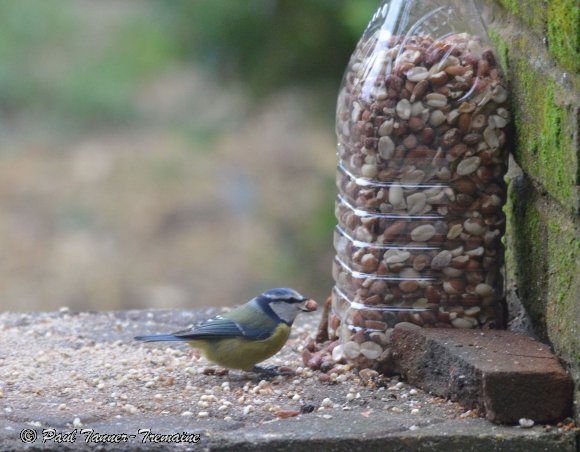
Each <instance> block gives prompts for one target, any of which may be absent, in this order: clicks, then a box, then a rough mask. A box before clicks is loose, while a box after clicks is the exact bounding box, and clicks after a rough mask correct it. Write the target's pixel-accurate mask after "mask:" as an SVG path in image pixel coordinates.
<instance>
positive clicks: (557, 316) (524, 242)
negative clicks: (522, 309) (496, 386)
mask: <svg viewBox="0 0 580 452" xmlns="http://www.w3.org/2000/svg"><path fill="white" fill-rule="evenodd" d="M508 195H509V196H508V201H507V203H506V216H507V220H508V224H507V236H508V249H507V252H506V262H507V265H508V277H510V278H515V281H516V283H517V286H518V290H519V294H520V297H521V299H522V302H523V303H524V305H525V306H526V309H527V311H528V313H529V314H530V316H531V317H532V320H533V322H534V325H535V326H536V329H537V331H538V333H539V334H540V335H541V336H543V337H544V338H545V339H549V340H550V342H552V344H554V346H555V348H556V349H557V350H558V352H560V353H563V354H564V355H565V356H566V357H567V358H573V357H574V356H575V355H577V354H579V353H580V340H579V338H580V306H578V304H577V300H578V296H579V293H578V292H579V289H580V275H579V274H578V272H577V271H576V269H577V268H578V267H579V265H580V243H579V242H578V240H577V236H578V233H579V231H578V226H576V225H575V223H574V221H573V219H572V218H573V217H572V216H570V215H566V214H564V213H562V212H561V211H559V210H558V209H554V208H553V207H549V206H548V205H547V204H546V202H545V198H543V197H542V196H541V195H539V194H538V192H537V191H536V190H535V189H534V187H533V186H532V184H531V183H530V182H529V180H526V179H525V178H523V177H522V178H518V179H516V181H515V182H512V183H511V184H510V185H509V191H508Z"/></svg>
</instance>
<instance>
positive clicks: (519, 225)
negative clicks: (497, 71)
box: [476, 0, 580, 415]
mask: <svg viewBox="0 0 580 452" xmlns="http://www.w3.org/2000/svg"><path fill="white" fill-rule="evenodd" d="M476 4H477V6H478V8H479V9H480V11H481V13H482V17H483V19H484V22H485V23H486V25H487V28H488V32H489V35H490V38H491V40H492V42H493V44H494V46H495V49H496V51H497V53H498V56H499V59H500V62H501V64H502V66H503V69H504V72H505V74H506V76H507V78H508V82H509V84H510V91H511V95H512V111H513V130H514V140H513V149H512V153H513V156H514V159H515V161H516V162H517V164H518V165H519V166H520V167H521V169H522V170H523V175H521V176H518V177H515V178H514V179H513V180H512V181H511V182H510V185H509V200H508V204H507V206H506V213H507V216H508V228H507V240H506V244H507V247H508V249H507V253H506V257H507V259H506V261H507V266H508V277H509V278H510V279H512V281H511V282H513V283H515V285H516V287H517V290H518V294H519V297H520V298H521V301H522V303H523V304H524V306H525V307H526V309H527V311H528V313H529V314H530V316H531V318H532V320H533V322H534V328H535V330H536V332H537V333H538V335H539V336H540V337H541V338H542V339H543V340H545V341H547V342H549V343H550V344H551V345H552V346H553V348H554V350H555V351H556V353H558V354H559V355H560V356H561V358H562V360H563V361H564V362H565V363H566V365H567V366H568V368H569V369H570V371H571V372H572V374H573V376H574V378H575V380H576V414H577V415H578V411H579V409H578V407H579V406H580V389H579V388H580V216H579V214H580V197H579V193H580V189H579V179H580V169H579V160H580V159H579V155H580V152H579V128H580V125H579V124H580V121H579V117H580V89H579V88H580V3H579V2H578V0H549V1H544V0H527V1H516V0H495V1H494V0H476Z"/></svg>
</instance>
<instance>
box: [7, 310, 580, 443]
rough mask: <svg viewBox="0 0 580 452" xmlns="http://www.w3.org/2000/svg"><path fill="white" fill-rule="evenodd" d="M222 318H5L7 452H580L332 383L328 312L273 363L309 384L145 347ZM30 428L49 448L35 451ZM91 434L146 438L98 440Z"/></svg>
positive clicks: (187, 352) (370, 388)
mask: <svg viewBox="0 0 580 452" xmlns="http://www.w3.org/2000/svg"><path fill="white" fill-rule="evenodd" d="M216 312H217V311H216V310H211V311H210V310H208V311H124V312H102V313H70V312H68V311H66V310H63V311H62V312H56V313H34V314H15V313H3V314H0V337H1V338H2V340H1V341H0V450H21V449H24V448H28V449H29V450H95V448H97V449H100V450H174V449H176V448H177V449H182V450H183V449H186V450H206V451H207V450H220V451H234V450H235V451H236V452H240V451H250V450H252V451H271V450H287V451H290V450H292V451H308V452H310V451H311V450H335V451H349V452H352V451H363V450H364V451H369V450H370V451H372V450H393V451H402V450H405V451H433V450H435V451H437V450H442V451H443V450H445V451H448V452H453V451H481V450H485V451H525V452H533V451H545V450H558V451H564V452H568V451H570V452H572V451H575V450H576V432H575V429H574V428H573V427H572V425H571V424H567V425H566V426H560V427H557V426H542V425H535V426H534V427H532V428H529V429H523V428H520V427H510V426H497V425H494V424H493V423H490V422H489V421H487V420H485V419H482V418H478V417H477V416H476V415H475V413H474V412H470V411H467V412H466V411H465V409H464V408H462V407H461V406H460V405H458V404H456V403H452V402H448V401H446V400H444V399H441V398H439V397H436V396H433V395H430V394H427V393H425V392H423V391H421V390H418V389H415V388H413V387H412V386H409V385H407V384H406V383H404V382H400V381H399V380H398V378H394V379H390V378H386V377H380V376H378V375H375V376H374V377H373V378H372V381H369V379H368V378H365V379H363V378H359V375H358V372H356V370H354V369H350V368H349V366H341V365H337V366H336V367H335V368H334V369H333V371H332V372H331V373H329V374H325V375H324V377H325V378H322V374H321V373H320V372H313V371H311V370H309V369H304V368H300V367H299V366H301V365H302V363H301V357H300V351H301V348H302V347H303V345H304V344H306V341H307V338H308V336H310V335H312V334H314V332H315V331H316V325H317V323H318V322H319V320H320V319H319V318H318V317H317V316H310V317H308V316H303V317H302V318H299V322H297V324H296V325H295V326H294V329H293V335H292V337H291V338H290V340H289V341H288V344H287V345H286V347H284V349H283V350H282V351H281V353H280V354H279V355H278V356H276V357H274V358H272V359H271V360H269V363H271V364H279V365H288V366H291V367H293V368H295V369H297V373H296V375H295V376H292V377H276V378H275V379H273V380H270V381H264V380H261V378H260V377H258V376H256V375H253V374H247V373H243V372H234V371H230V372H229V373H228V374H222V373H215V374H211V372H208V371H207V369H208V367H207V366H208V365H209V364H208V363H207V362H206V361H205V360H204V359H202V358H199V356H198V355H197V354H196V353H194V352H192V351H191V349H190V348H189V347H187V346H186V345H183V346H176V345H173V346H167V345H163V344H145V345H143V344H141V343H136V342H135V341H133V340H132V337H133V336H134V335H135V334H138V333H153V332H161V331H173V330H176V329H180V328H183V327H185V326H187V325H188V324H190V323H195V322H197V321H199V320H202V319H204V318H207V317H209V316H212V315H214V314H216ZM367 373H368V372H367ZM321 380H324V382H322V381H321ZM286 416H290V417H286ZM51 428H52V429H55V431H56V432H57V433H61V434H67V433H70V432H73V431H76V437H75V442H74V443H69V442H64V443H57V442H55V441H54V440H51V441H47V442H46V443H44V444H43V443H42V434H43V431H45V430H46V429H51ZM24 429H29V431H28V434H31V432H30V431H34V432H35V433H36V434H37V435H38V437H37V440H36V441H35V442H32V443H28V444H23V442H22V440H21V437H20V434H21V432H22V430H24ZM82 429H91V430H92V431H93V432H95V433H97V434H100V435H105V434H121V433H127V434H129V435H131V434H132V435H135V437H134V438H131V439H129V440H128V442H127V443H120V444H113V443H110V442H105V443H103V442H101V443H97V442H95V441H93V442H89V443H86V442H85V439H86V436H87V435H85V434H82V433H81V430H82ZM139 429H150V430H151V432H152V433H155V434H165V435H174V434H176V433H182V432H187V433H188V434H192V433H199V434H200V441H199V443H198V444H191V443H184V442H182V443H178V444H175V443H169V442H167V441H165V442H160V443H147V442H146V443H145V444H143V443H142V439H143V436H144V435H143V434H138V431H139Z"/></svg>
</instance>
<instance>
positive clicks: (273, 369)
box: [252, 365, 295, 377]
mask: <svg viewBox="0 0 580 452" xmlns="http://www.w3.org/2000/svg"><path fill="white" fill-rule="evenodd" d="M289 370H290V369H287V368H284V369H280V366H274V365H268V366H254V368H253V369H252V372H256V373H259V374H261V375H264V376H268V377H277V376H278V375H294V374H295V372H294V371H289Z"/></svg>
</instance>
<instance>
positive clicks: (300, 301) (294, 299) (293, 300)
mask: <svg viewBox="0 0 580 452" xmlns="http://www.w3.org/2000/svg"><path fill="white" fill-rule="evenodd" d="M306 300H308V298H287V299H283V300H281V301H285V302H286V303H302V302H303V301H306Z"/></svg>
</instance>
